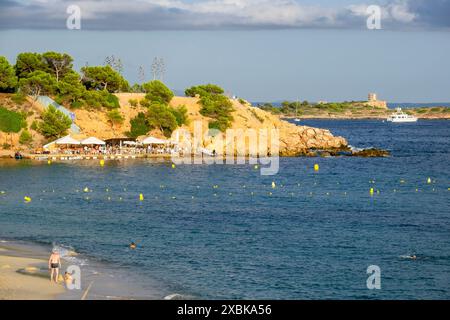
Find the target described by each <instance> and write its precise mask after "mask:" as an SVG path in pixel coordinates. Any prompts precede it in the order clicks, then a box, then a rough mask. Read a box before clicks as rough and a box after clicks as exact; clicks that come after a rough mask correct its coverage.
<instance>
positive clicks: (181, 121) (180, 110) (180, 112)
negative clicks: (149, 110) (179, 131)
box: [170, 106, 189, 127]
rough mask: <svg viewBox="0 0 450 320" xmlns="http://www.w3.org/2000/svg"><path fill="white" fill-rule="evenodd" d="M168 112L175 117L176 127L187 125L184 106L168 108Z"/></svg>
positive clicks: (187, 119)
mask: <svg viewBox="0 0 450 320" xmlns="http://www.w3.org/2000/svg"><path fill="white" fill-rule="evenodd" d="M170 112H172V114H173V115H174V116H175V119H176V120H177V123H178V126H180V127H181V126H182V125H185V124H188V123H189V118H188V114H187V108H186V106H179V107H177V108H172V107H170Z"/></svg>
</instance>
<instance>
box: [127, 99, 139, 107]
mask: <svg viewBox="0 0 450 320" xmlns="http://www.w3.org/2000/svg"><path fill="white" fill-rule="evenodd" d="M128 103H129V104H130V106H132V107H133V108H136V107H137V106H138V104H139V101H138V100H137V99H130V100H128Z"/></svg>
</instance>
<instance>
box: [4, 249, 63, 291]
mask: <svg viewBox="0 0 450 320" xmlns="http://www.w3.org/2000/svg"><path fill="white" fill-rule="evenodd" d="M0 270H1V272H0V300H56V299H58V298H59V297H60V296H61V295H63V294H64V293H65V292H66V289H65V288H64V286H63V284H62V282H60V283H58V284H54V283H51V282H50V275H49V273H48V269H47V260H46V259H45V257H44V256H43V255H42V253H38V252H36V251H31V250H29V249H28V248H25V247H21V246H17V245H16V244H14V243H11V242H4V241H2V242H0Z"/></svg>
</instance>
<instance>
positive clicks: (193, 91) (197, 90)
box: [184, 84, 224, 97]
mask: <svg viewBox="0 0 450 320" xmlns="http://www.w3.org/2000/svg"><path fill="white" fill-rule="evenodd" d="M184 93H185V94H186V96H187V97H195V96H196V95H197V94H198V95H199V96H200V97H203V96H206V95H220V94H223V93H224V90H223V89H222V88H221V87H219V86H218V85H215V84H205V85H201V86H194V87H191V88H189V89H186V91H185V92H184Z"/></svg>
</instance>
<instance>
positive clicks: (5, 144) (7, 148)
mask: <svg viewBox="0 0 450 320" xmlns="http://www.w3.org/2000/svg"><path fill="white" fill-rule="evenodd" d="M2 148H3V149H4V150H9V149H11V145H10V144H9V143H4V144H3V145H2Z"/></svg>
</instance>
